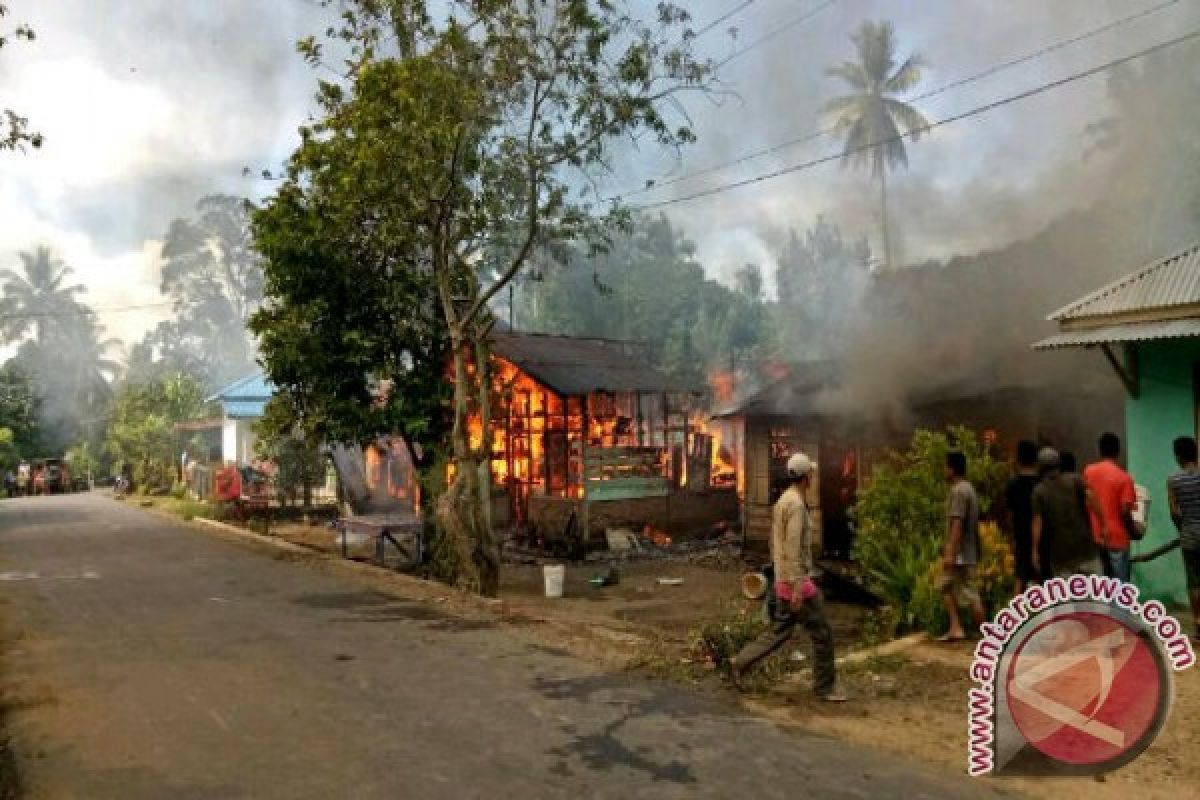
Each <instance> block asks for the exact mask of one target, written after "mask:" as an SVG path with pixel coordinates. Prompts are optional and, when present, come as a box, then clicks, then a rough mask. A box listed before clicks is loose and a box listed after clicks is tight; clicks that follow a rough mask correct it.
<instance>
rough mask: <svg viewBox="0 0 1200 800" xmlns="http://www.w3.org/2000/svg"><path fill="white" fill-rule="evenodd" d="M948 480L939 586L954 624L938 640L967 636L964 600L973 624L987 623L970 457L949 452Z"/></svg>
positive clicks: (947, 458)
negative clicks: (978, 583)
mask: <svg viewBox="0 0 1200 800" xmlns="http://www.w3.org/2000/svg"><path fill="white" fill-rule="evenodd" d="M946 482H947V483H949V484H950V496H949V497H948V498H947V501H946V543H945V545H944V546H943V548H942V576H941V578H940V580H939V581H938V588H939V589H941V592H942V603H943V604H944V605H945V606H946V615H947V616H948V617H950V627H949V628H948V629H947V630H946V633H945V635H943V636H941V637H939V639H938V641H941V642H953V641H958V640H960V639H965V638H966V634H965V633H964V632H963V626H962V621H961V620H960V619H959V616H958V602H959V600H960V599H961V600H962V601H963V602H964V603H965V604H966V605H968V606H970V608H971V616H972V617H973V620H972V625H973V627H976V628H977V627H978V626H979V625H982V624H983V600H982V599H981V598H980V597H979V590H978V589H976V588H975V586H974V582H975V565H976V564H977V563H979V552H980V549H981V548H980V545H979V497H978V496H977V495H976V494H975V487H974V486H972V485H971V482H970V481H968V480H967V457H966V456H965V455H963V454H962V453H947V454H946Z"/></svg>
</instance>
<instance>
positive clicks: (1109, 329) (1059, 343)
mask: <svg viewBox="0 0 1200 800" xmlns="http://www.w3.org/2000/svg"><path fill="white" fill-rule="evenodd" d="M1190 336H1200V318H1193V319H1170V320H1162V321H1160V322H1129V323H1124V324H1120V325H1106V326H1105V327H1103V328H1093V329H1091V330H1084V331H1067V332H1065V333H1059V334H1056V335H1054V336H1050V337H1048V338H1046V339H1042V340H1041V341H1040V342H1038V343H1036V344H1035V345H1034V346H1033V348H1034V349H1035V350H1054V349H1056V348H1060V347H1089V346H1092V345H1098V344H1117V343H1119V342H1145V341H1149V340H1151V339H1179V338H1184V337H1190Z"/></svg>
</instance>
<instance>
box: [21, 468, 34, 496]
mask: <svg viewBox="0 0 1200 800" xmlns="http://www.w3.org/2000/svg"><path fill="white" fill-rule="evenodd" d="M32 487H33V465H32V464H30V463H29V462H28V461H22V462H21V463H20V464H18V465H17V494H18V495H22V494H29V493H30V491H31V490H32Z"/></svg>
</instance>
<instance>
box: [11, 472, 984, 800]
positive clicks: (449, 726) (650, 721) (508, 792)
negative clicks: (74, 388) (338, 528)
mask: <svg viewBox="0 0 1200 800" xmlns="http://www.w3.org/2000/svg"><path fill="white" fill-rule="evenodd" d="M0 615H2V616H3V617H4V623H5V624H4V627H5V629H6V630H7V632H8V633H9V634H10V635H9V639H8V641H7V642H5V643H4V650H5V653H4V668H5V669H4V672H3V679H4V680H5V681H6V682H8V683H9V687H10V690H11V691H10V697H12V698H14V703H15V706H16V707H15V708H14V709H13V710H12V712H11V713H10V719H9V723H10V728H11V733H12V735H13V738H14V749H15V750H16V753H17V766H18V768H19V770H20V771H21V773H22V777H23V782H24V784H25V787H26V790H27V792H28V794H29V796H31V797H35V798H43V797H54V798H58V797H63V798H88V799H89V800H100V799H101V798H121V800H137V799H139V798H154V800H161V799H163V798H169V799H171V800H189V799H190V798H221V799H222V800H225V799H227V798H229V799H231V798H255V799H256V800H261V799H262V798H322V799H323V800H324V799H327V798H453V799H454V800H463V798H475V797H479V798H509V797H522V798H543V797H546V798H559V797H595V798H604V797H614V798H618V797H619V798H632V797H653V798H670V797H720V798H755V799H756V800H757V798H771V797H781V798H782V797H789V798H795V797H798V796H804V797H812V798H841V797H856V798H857V797H862V798H865V797H871V798H886V797H896V798H901V797H903V798H919V797H930V798H932V797H937V798H943V797H944V798H960V797H966V796H981V795H983V794H985V792H984V786H982V785H980V784H974V783H970V782H968V779H966V778H961V779H960V778H957V777H947V776H942V775H933V774H930V773H925V772H922V771H921V770H920V769H919V768H917V767H914V766H912V765H908V764H902V763H899V762H898V761H896V760H894V759H891V758H888V757H884V756H882V755H879V754H877V753H874V752H872V751H868V750H864V749H861V748H856V747H852V746H848V745H846V744H842V743H839V742H834V741H830V740H827V739H822V738H819V737H815V736H809V735H801V734H797V733H794V732H787V731H783V730H781V729H779V728H777V727H775V726H773V725H771V724H769V723H767V722H764V721H761V720H759V719H756V718H754V717H752V716H747V715H746V714H745V713H743V712H741V711H740V710H738V709H737V708H736V707H735V706H734V705H732V704H729V703H725V702H723V701H720V700H714V699H712V698H705V697H700V696H698V695H695V694H693V693H690V692H688V691H686V690H684V689H681V688H676V687H674V686H669V685H663V684H655V683H647V682H642V681H639V680H636V679H633V678H630V677H629V676H626V675H621V674H608V673H605V672H602V671H598V670H597V669H595V668H594V667H592V666H590V665H588V664H585V663H582V662H580V661H577V660H574V659H573V658H571V657H569V656H566V655H564V654H562V653H559V652H557V651H555V650H553V649H551V648H546V647H543V646H538V645H535V644H533V643H531V642H530V641H528V640H526V639H525V638H524V637H523V636H522V635H521V634H520V632H519V631H516V630H514V629H513V628H511V627H509V626H494V625H491V624H488V623H479V622H464V621H462V620H460V619H457V618H453V617H450V616H447V615H446V614H444V613H443V612H440V611H438V610H437V609H436V608H434V607H430V606H425V605H422V604H418V603H412V602H404V601H398V600H395V599H393V598H390V597H388V596H385V595H382V594H378V593H375V592H372V591H368V590H364V589H363V588H361V587H360V586H358V585H356V584H355V583H354V581H353V579H352V578H349V577H341V576H339V575H337V574H330V573H329V571H320V570H316V569H312V568H310V567H308V566H305V565H303V564H297V563H289V562H287V561H283V560H279V559H276V558H272V557H271V555H270V554H268V553H263V552H260V551H259V550H256V549H253V548H250V547H246V546H242V545H240V544H238V543H233V542H229V541H225V540H222V539H219V538H215V537H213V536H211V535H208V534H205V533H202V532H197V531H195V530H193V529H191V528H188V527H185V526H183V525H178V524H174V523H171V522H168V521H165V520H163V519H162V518H160V517H157V516H153V515H150V514H148V513H146V512H143V511H141V510H139V509H136V508H130V507H126V506H124V505H122V504H119V503H116V502H114V501H112V500H110V499H108V498H106V497H102V496H99V495H74V496H67V497H55V498H30V499H18V500H4V501H0ZM896 735H897V736H903V735H904V732H903V731H897V732H896Z"/></svg>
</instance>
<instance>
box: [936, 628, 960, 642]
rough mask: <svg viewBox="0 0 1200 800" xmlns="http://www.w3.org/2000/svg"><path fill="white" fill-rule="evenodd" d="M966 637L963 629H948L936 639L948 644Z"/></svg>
mask: <svg viewBox="0 0 1200 800" xmlns="http://www.w3.org/2000/svg"><path fill="white" fill-rule="evenodd" d="M966 638H967V637H966V634H964V633H963V632H962V631H946V632H945V633H943V634H942V635H941V636H939V637H937V639H935V640H934V641H936V642H941V643H942V644H948V643H950V642H961V641H963V640H965V639H966Z"/></svg>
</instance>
